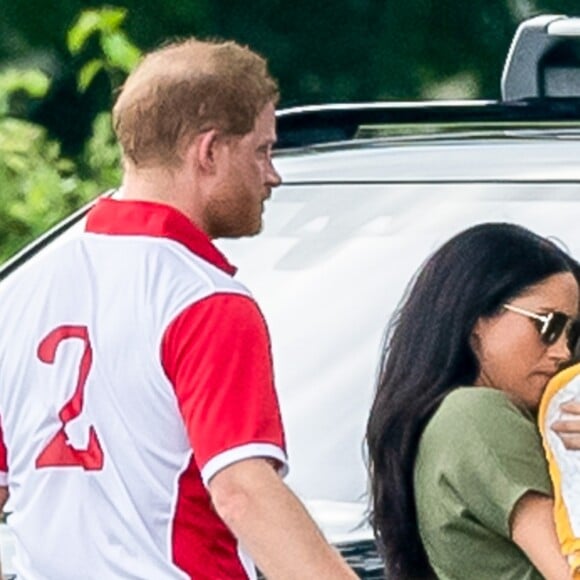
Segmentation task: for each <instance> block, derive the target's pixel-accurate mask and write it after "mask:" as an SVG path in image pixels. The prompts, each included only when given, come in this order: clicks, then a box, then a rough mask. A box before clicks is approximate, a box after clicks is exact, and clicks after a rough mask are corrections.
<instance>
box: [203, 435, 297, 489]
mask: <svg viewBox="0 0 580 580" xmlns="http://www.w3.org/2000/svg"><path fill="white" fill-rule="evenodd" d="M260 457H262V458H266V459H268V458H269V459H275V460H276V461H277V462H278V463H279V464H280V466H279V468H278V473H279V474H280V476H281V477H286V475H287V474H288V459H287V457H286V453H285V452H284V451H283V450H282V449H281V448H280V447H278V446H277V445H274V444H273V443H248V444H246V445H240V446H239V447H233V448H232V449H228V450H227V451H224V452H223V453H220V454H219V455H216V456H215V457H212V458H211V459H210V460H209V461H208V462H207V463H206V464H205V466H204V467H203V469H202V470H201V478H202V480H203V483H204V485H205V486H206V487H207V485H208V483H209V480H210V479H211V478H212V477H213V476H214V475H215V474H216V473H217V472H218V471H221V470H222V469H224V468H225V467H228V466H229V465H232V463H237V462H238V461H242V460H243V459H253V458H260Z"/></svg>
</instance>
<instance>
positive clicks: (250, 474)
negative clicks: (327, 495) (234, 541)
mask: <svg viewBox="0 0 580 580" xmlns="http://www.w3.org/2000/svg"><path fill="white" fill-rule="evenodd" d="M209 491H210V495H211V497H212V501H213V503H214V507H215V509H216V511H217V513H218V514H219V516H220V517H221V518H222V519H223V521H224V522H225V523H226V525H227V526H228V527H229V528H230V529H231V530H232V532H233V533H234V535H235V536H236V537H237V538H238V539H239V540H240V542H241V544H242V545H243V546H244V548H245V549H246V550H247V551H248V553H249V554H250V555H251V556H252V558H253V559H254V561H255V562H256V565H257V566H258V568H259V569H260V570H261V572H262V573H263V574H264V575H265V576H266V577H267V578H269V579H272V580H291V579H296V578H321V579H322V578H324V579H329V580H334V579H336V580H342V579H344V580H353V579H355V578H357V576H356V575H355V573H354V572H353V571H352V570H351V569H350V568H349V567H348V566H347V564H346V563H345V562H344V560H342V558H341V557H340V556H339V554H338V552H336V551H335V550H334V548H332V547H331V546H330V545H329V544H328V543H327V541H326V540H325V538H324V536H323V535H322V533H321V532H320V530H319V529H318V527H317V526H316V524H315V523H314V521H313V520H312V518H311V517H310V515H309V514H308V512H307V511H306V509H305V507H304V506H303V505H302V503H301V502H300V500H299V499H298V498H297V497H296V496H295V495H294V494H293V493H292V491H291V490H290V489H289V488H288V487H287V486H286V485H285V484H284V482H283V481H282V480H281V479H280V477H279V476H278V474H277V473H276V471H275V470H274V469H273V467H272V465H271V464H270V463H269V462H268V461H267V460H265V459H246V460H243V461H240V462H238V463H234V464H232V465H230V466H229V467H226V468H225V469H223V470H221V471H219V472H218V473H217V474H216V475H215V476H214V477H212V479H211V480H210V482H209Z"/></svg>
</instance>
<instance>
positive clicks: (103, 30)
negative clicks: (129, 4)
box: [67, 7, 141, 91]
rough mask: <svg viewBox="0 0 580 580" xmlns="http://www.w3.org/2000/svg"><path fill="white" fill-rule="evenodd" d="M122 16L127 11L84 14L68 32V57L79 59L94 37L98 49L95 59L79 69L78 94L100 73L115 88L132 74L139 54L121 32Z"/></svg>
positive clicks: (86, 12)
mask: <svg viewBox="0 0 580 580" xmlns="http://www.w3.org/2000/svg"><path fill="white" fill-rule="evenodd" d="M126 16H127V10H125V9H123V8H110V7H106V8H100V9H95V10H85V11H83V12H82V13H81V14H80V16H79V18H78V20H77V21H76V23H75V24H74V25H73V26H72V27H71V28H70V30H69V31H68V35H67V46H68V49H69V51H70V52H71V54H72V55H79V54H80V53H81V52H82V51H83V49H84V48H85V47H86V46H87V44H88V42H89V41H90V39H91V38H93V37H95V36H96V37H97V38H98V41H99V46H100V49H101V56H100V57H99V58H92V59H90V60H89V61H88V62H86V63H85V64H84V65H83V66H82V68H81V69H80V71H79V75H78V88H79V90H80V91H85V90H86V89H87V88H88V87H89V85H90V84H91V83H92V81H93V79H94V78H95V76H96V75H97V74H98V73H99V72H101V71H105V72H106V73H107V74H108V75H109V77H110V78H111V80H112V81H113V84H117V83H116V82H115V81H118V79H120V78H121V77H122V76H124V75H125V74H127V73H129V72H130V71H131V70H133V68H134V67H135V65H136V64H137V62H138V61H139V59H140V58H141V51H140V50H139V49H138V48H137V47H136V46H135V44H133V42H131V40H129V38H128V36H127V34H126V33H125V32H124V31H123V30H122V28H121V27H122V25H123V24H124V22H125V18H126ZM119 73H122V74H121V75H119Z"/></svg>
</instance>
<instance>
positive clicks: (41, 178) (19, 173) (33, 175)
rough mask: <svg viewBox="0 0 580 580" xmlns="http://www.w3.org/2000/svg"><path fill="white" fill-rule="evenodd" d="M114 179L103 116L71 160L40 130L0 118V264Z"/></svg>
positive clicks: (114, 154) (114, 155) (113, 155)
mask: <svg viewBox="0 0 580 580" xmlns="http://www.w3.org/2000/svg"><path fill="white" fill-rule="evenodd" d="M119 179H120V173H119V155H118V150H117V147H116V145H115V143H114V140H113V139H112V131H111V129H110V118H108V116H107V115H106V114H103V115H102V116H99V117H97V119H96V121H95V127H94V134H93V137H92V138H91V139H90V140H89V142H88V143H87V145H86V148H85V151H84V153H83V156H82V158H80V159H79V160H77V161H76V162H75V161H73V160H71V159H66V158H65V157H63V156H62V155H61V151H60V146H59V144H58V143H57V142H56V141H54V140H51V139H49V138H48V136H47V133H46V130H45V129H44V128H43V127H41V126H39V125H34V124H32V123H29V122H27V121H22V120H18V119H13V118H10V117H4V118H0V183H1V184H2V195H1V196H0V224H2V227H0V262H3V261H5V260H6V259H7V258H9V257H10V256H11V255H13V254H14V253H15V252H16V251H18V250H19V249H20V248H22V247H23V246H24V245H25V244H26V243H27V242H29V241H31V240H33V239H34V238H36V237H37V236H39V235H40V234H42V233H44V232H45V231H46V230H47V229H48V228H50V227H51V226H53V225H54V224H56V223H57V222H58V221H60V220H61V219H62V218H63V217H64V216H66V215H68V214H70V213H71V212H72V211H74V210H75V209H76V208H78V207H80V206H81V205H82V204H84V203H86V202H87V201H89V200H90V199H92V198H94V197H95V196H96V195H97V194H98V193H99V192H100V191H102V190H104V189H107V188H109V187H113V186H115V185H116V184H118V183H119Z"/></svg>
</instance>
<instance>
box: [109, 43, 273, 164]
mask: <svg viewBox="0 0 580 580" xmlns="http://www.w3.org/2000/svg"><path fill="white" fill-rule="evenodd" d="M278 97H279V93H278V85H277V83H276V81H275V80H274V79H273V78H272V77H271V76H270V74H269V73H268V70H267V65H266V61H265V59H263V58H262V57H261V56H259V55H258V54H256V53H255V52H253V51H251V50H250V49H249V48H247V47H243V46H240V45H239V44H237V43H235V42H231V41H230V42H216V41H200V40H197V39H194V38H190V39H188V40H185V41H181V42H175V43H173V44H169V45H167V46H165V47H162V48H160V49H158V50H156V51H154V52H151V53H149V54H148V55H146V56H145V57H144V59H143V60H142V61H141V63H140V64H139V66H138V67H137V68H136V69H135V70H134V71H133V72H132V73H131V75H129V77H128V78H127V80H126V82H125V84H124V86H123V88H122V90H121V92H120V94H119V97H118V99H117V102H116V103H115V106H114V108H113V123H114V127H115V132H116V134H117V138H118V140H119V143H120V144H121V147H122V149H123V154H124V156H125V158H126V159H127V160H129V161H130V162H132V163H133V164H134V165H135V166H141V167H142V166H151V165H153V166H155V165H165V166H176V165H179V164H180V162H181V160H182V159H181V153H182V151H183V148H184V147H186V146H187V145H188V144H189V143H191V141H192V139H193V138H195V137H196V136H197V135H199V134H200V133H202V132H204V131H207V130H210V129H217V130H218V131H220V132H221V133H223V134H225V135H232V136H241V135H245V134H246V133H249V132H250V131H251V130H252V129H253V127H254V123H255V120H256V117H257V116H258V115H259V113H260V112H261V111H262V110H263V108H264V107H265V106H266V105H267V104H268V103H271V102H272V103H274V104H276V103H277V101H278Z"/></svg>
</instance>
